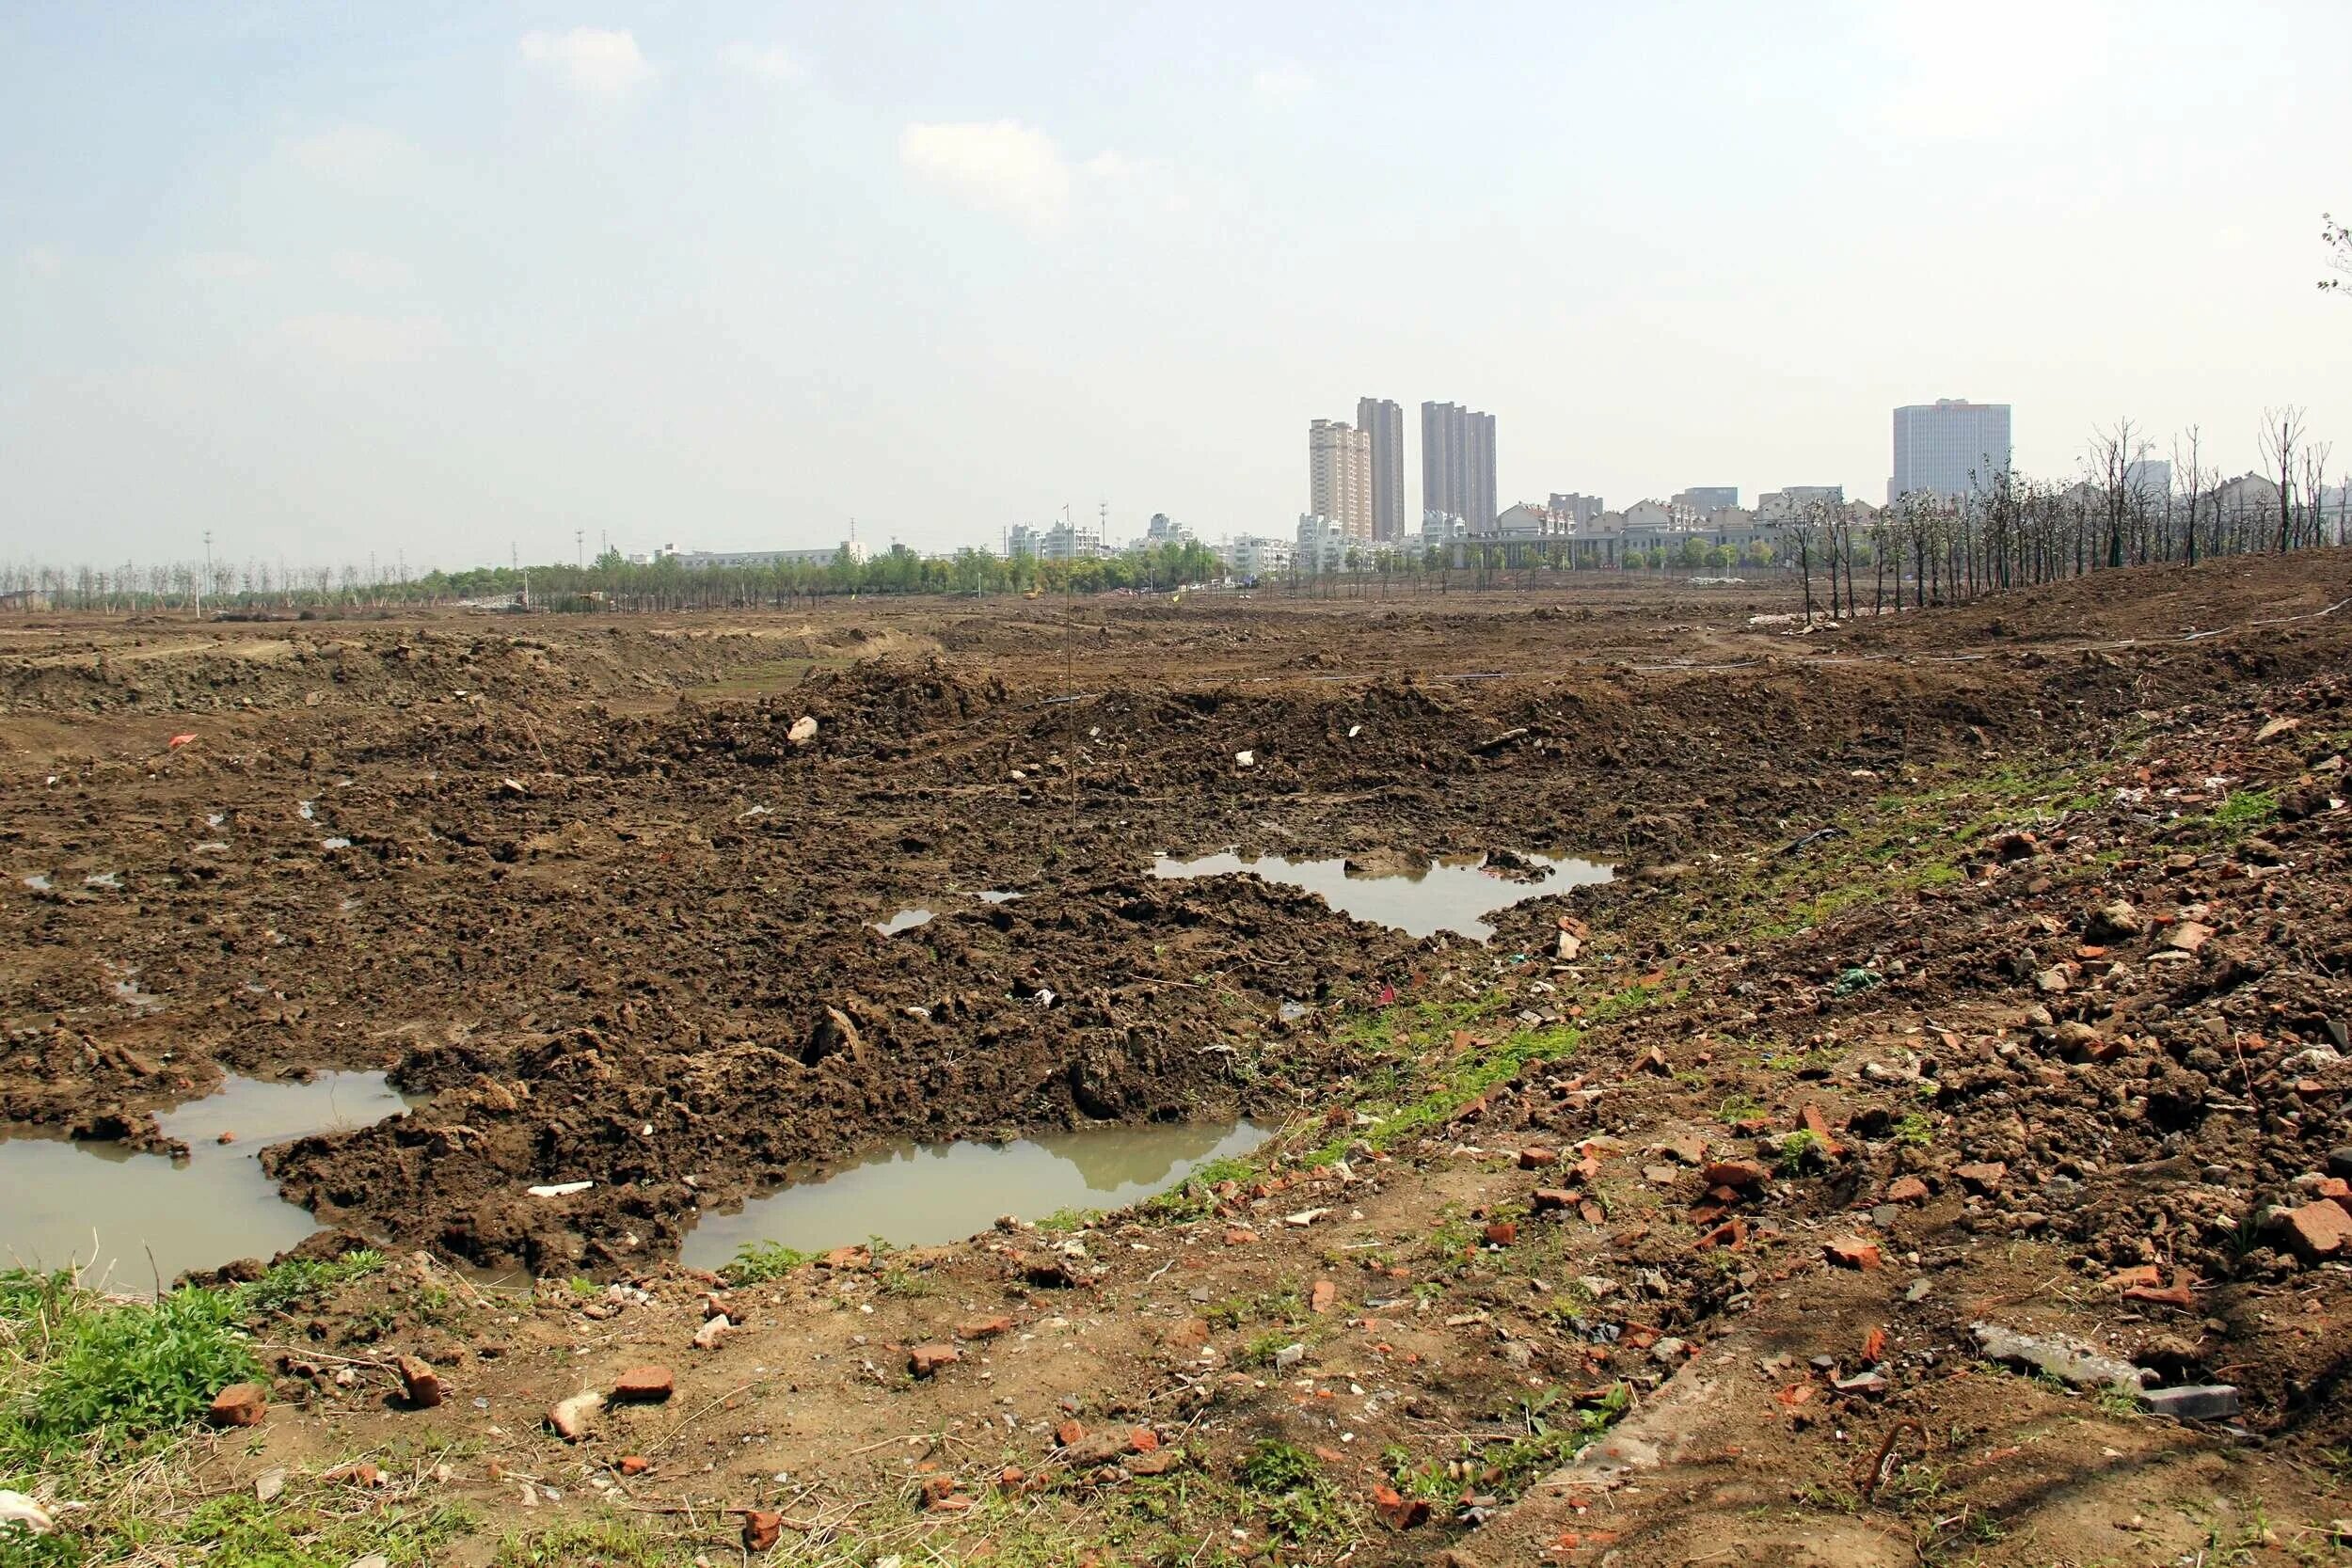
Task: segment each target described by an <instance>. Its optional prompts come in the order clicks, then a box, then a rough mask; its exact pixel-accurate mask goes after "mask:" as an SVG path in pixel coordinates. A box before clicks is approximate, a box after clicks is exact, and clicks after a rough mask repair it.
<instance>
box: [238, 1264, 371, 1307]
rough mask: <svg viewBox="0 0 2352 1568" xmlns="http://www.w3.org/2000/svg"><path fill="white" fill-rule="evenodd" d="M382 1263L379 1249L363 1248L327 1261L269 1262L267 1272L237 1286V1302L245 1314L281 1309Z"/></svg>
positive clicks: (349, 1280)
mask: <svg viewBox="0 0 2352 1568" xmlns="http://www.w3.org/2000/svg"><path fill="white" fill-rule="evenodd" d="M383 1266H384V1255H383V1254H382V1253H380V1252H370V1251H367V1250H364V1249H362V1250H360V1251H358V1252H347V1253H345V1254H343V1255H342V1257H341V1258H338V1259H333V1260H332V1261H330V1262H320V1261H314V1260H312V1259H287V1260H286V1261H285V1262H283V1263H277V1264H273V1265H272V1266H271V1268H270V1271H269V1272H268V1273H267V1274H265V1275H262V1277H261V1278H259V1279H257V1280H254V1281H253V1282H252V1283H251V1284H249V1285H240V1286H238V1287H237V1290H236V1294H237V1299H238V1304H239V1307H240V1308H241V1310H242V1314H243V1315H244V1316H246V1317H262V1316H264V1315H266V1314H268V1313H272V1312H282V1311H284V1310H285V1309H286V1308H287V1307H292V1306H293V1305H294V1303H296V1302H298V1301H307V1300H309V1299H310V1298H311V1297H314V1296H320V1295H324V1294H326V1292H327V1291H331V1290H334V1289H335V1288H337V1287H338V1286H342V1285H347V1284H349V1283H350V1282H351V1281H353V1280H355V1279H362V1278H365V1277H366V1276H367V1275H372V1274H373V1273H375V1271H376V1270H378V1269H380V1268H382V1267H383Z"/></svg>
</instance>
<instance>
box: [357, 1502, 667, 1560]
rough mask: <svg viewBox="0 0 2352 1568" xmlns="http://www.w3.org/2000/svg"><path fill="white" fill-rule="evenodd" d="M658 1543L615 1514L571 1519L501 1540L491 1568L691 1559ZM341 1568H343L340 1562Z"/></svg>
mask: <svg viewBox="0 0 2352 1568" xmlns="http://www.w3.org/2000/svg"><path fill="white" fill-rule="evenodd" d="M688 1555H689V1554H688V1553H686V1552H685V1551H684V1550H682V1549H674V1548H672V1547H669V1546H666V1545H664V1544H661V1543H660V1542H657V1541H656V1540H655V1539H654V1538H653V1537H652V1536H651V1535H650V1534H648V1533H647V1532H646V1531H645V1528H644V1527H643V1526H642V1525H639V1524H638V1523H636V1522H635V1521H634V1520H631V1519H625V1518H618V1517H614V1516H611V1515H607V1516H606V1517H603V1518H600V1519H593V1520H588V1519H575V1520H567V1521H565V1522H564V1523H563V1524H560V1525H551V1526H549V1527H548V1528H545V1529H538V1530H526V1531H517V1532H516V1533H515V1534H512V1535H509V1536H506V1537H505V1538H503V1539H502V1540H501V1541H500V1542H499V1544H498V1555H497V1556H495V1557H493V1558H492V1559H491V1560H490V1561H491V1568H575V1565H578V1564H586V1563H600V1564H603V1565H605V1568H666V1565H667V1564H671V1563H676V1562H683V1561H685V1560H686V1559H687V1557H688ZM336 1568H342V1565H341V1564H337V1565H336Z"/></svg>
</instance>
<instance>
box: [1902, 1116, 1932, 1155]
mask: <svg viewBox="0 0 2352 1568" xmlns="http://www.w3.org/2000/svg"><path fill="white" fill-rule="evenodd" d="M1893 1136H1894V1139H1895V1141H1896V1142H1897V1143H1899V1144H1900V1145H1902V1146H1903V1147H1904V1148H1930V1147H1931V1146H1932V1145H1933V1144H1934V1142H1935V1123H1934V1121H1932V1120H1931V1118H1930V1117H1928V1114H1927V1113H1926V1112H1924V1111H1909V1112H1906V1113H1904V1114H1903V1115H1902V1116H1901V1117H1898V1118H1897V1119H1896V1122H1895V1131H1894V1134H1893Z"/></svg>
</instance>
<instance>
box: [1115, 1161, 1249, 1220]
mask: <svg viewBox="0 0 2352 1568" xmlns="http://www.w3.org/2000/svg"><path fill="white" fill-rule="evenodd" d="M1257 1173H1258V1170H1257V1166H1256V1165H1255V1164H1252V1163H1251V1162H1250V1161H1249V1160H1248V1158H1247V1157H1246V1156H1232V1155H1229V1156H1227V1157H1226V1158H1224V1159H1220V1160H1211V1161H1209V1162H1208V1163H1207V1164H1202V1165H1196V1166H1195V1167H1193V1169H1192V1171H1191V1172H1190V1173H1189V1174H1188V1175H1186V1176H1185V1178H1184V1180H1183V1181H1181V1182H1179V1183H1178V1184H1177V1185H1175V1186H1173V1187H1170V1188H1169V1189H1168V1191H1166V1192H1164V1193H1160V1194H1158V1195H1157V1196H1152V1197H1150V1198H1147V1199H1146V1200H1145V1201H1144V1203H1143V1205H1142V1209H1143V1212H1145V1213H1147V1214H1151V1215H1152V1216H1154V1217H1157V1218H1162V1219H1170V1220H1176V1221H1180V1222H1181V1221H1184V1220H1197V1219H1204V1218H1206V1217H1207V1216H1208V1215H1210V1214H1212V1213H1214V1212H1216V1202H1217V1199H1216V1189H1217V1188H1218V1187H1220V1186H1223V1185H1224V1184H1225V1183H1226V1182H1228V1181H1248V1180H1250V1179H1251V1178H1252V1177H1254V1176H1256V1175H1257Z"/></svg>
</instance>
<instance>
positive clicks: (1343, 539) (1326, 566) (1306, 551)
mask: <svg viewBox="0 0 2352 1568" xmlns="http://www.w3.org/2000/svg"><path fill="white" fill-rule="evenodd" d="M1354 543H1355V541H1354V540H1351V539H1350V538H1349V537H1348V536H1347V529H1346V526H1345V525H1344V524H1343V523H1342V522H1341V521H1340V520H1339V519H1338V518H1336V517H1326V516H1325V515H1322V514H1321V513H1319V512H1302V513H1300V514H1299V515H1298V553H1297V555H1296V556H1295V557H1294V558H1293V559H1294V560H1295V562H1296V563H1297V566H1298V569H1299V570H1300V571H1302V572H1307V573H1311V574H1314V575H1317V576H1320V575H1322V574H1325V573H1328V572H1344V571H1345V570H1347V550H1348V546H1350V545H1352V544H1354Z"/></svg>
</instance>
